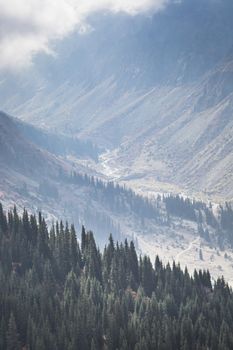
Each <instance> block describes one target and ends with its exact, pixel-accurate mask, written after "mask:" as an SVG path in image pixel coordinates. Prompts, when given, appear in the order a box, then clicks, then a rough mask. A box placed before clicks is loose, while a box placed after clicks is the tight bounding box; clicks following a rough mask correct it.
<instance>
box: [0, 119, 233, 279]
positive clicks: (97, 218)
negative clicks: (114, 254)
mask: <svg viewBox="0 0 233 350" xmlns="http://www.w3.org/2000/svg"><path fill="white" fill-rule="evenodd" d="M0 135H1V137H0V140H1V148H0V164H1V167H0V200H1V202H2V203H3V204H4V206H5V207H6V208H8V209H12V208H13V206H14V205H15V204H17V206H18V208H19V210H20V213H23V210H24V208H25V207H27V208H28V209H29V211H30V213H33V214H38V212H39V211H42V212H43V213H44V216H45V218H46V223H47V225H48V226H49V227H51V225H52V223H54V222H55V221H56V220H58V219H59V218H62V219H63V220H64V221H70V222H72V223H74V224H75V225H76V226H77V227H78V228H79V229H81V225H82V224H85V225H86V226H87V227H94V228H95V232H96V238H97V240H98V244H99V245H100V247H101V248H103V245H104V244H105V240H106V239H107V237H108V235H109V233H110V232H111V233H112V234H113V237H115V239H119V240H120V241H124V240H125V238H127V237H128V238H131V239H132V238H133V239H134V242H135V246H136V249H137V251H138V253H140V254H145V253H146V254H148V255H149V256H150V257H151V258H152V259H155V255H156V254H158V253H159V255H160V256H161V257H162V258H163V259H164V261H170V262H172V261H173V260H175V261H177V262H179V263H180V264H181V266H182V267H183V268H184V267H185V266H188V267H189V268H190V271H191V272H192V271H193V270H194V268H206V266H208V268H209V269H210V271H211V273H212V275H213V277H214V278H215V279H217V278H218V277H219V276H221V275H222V274H224V276H225V278H226V280H227V281H228V282H229V283H230V284H232V283H233V282H232V276H231V265H232V259H233V249H232V247H233V238H232V225H233V211H232V209H231V207H228V206H227V207H226V208H224V207H218V206H213V207H212V206H211V205H210V204H205V203H204V202H198V201H194V200H192V199H189V198H186V199H184V198H182V197H179V196H165V197H161V196H158V197H157V198H154V199H149V198H148V197H147V196H142V195H139V194H136V193H135V192H134V191H132V190H131V189H129V188H127V187H125V186H124V187H123V186H120V185H119V184H118V183H113V182H109V181H107V179H106V178H105V179H103V176H101V173H98V172H94V171H93V170H92V169H91V168H90V167H87V166H85V162H86V163H87V164H88V158H84V159H81V158H80V159H78V158H76V157H77V156H78V154H80V152H79V151H78V150H77V149H76V148H75V149H76V153H75V155H76V156H74V154H73V156H72V152H74V149H73V148H72V147H71V146H74V145H76V146H77V144H80V145H82V147H83V149H84V150H85V145H86V143H84V144H83V142H82V141H80V140H76V139H71V140H72V142H70V143H69V142H68V143H67V148H65V150H64V152H60V148H59V147H58V148H57V147H56V142H54V144H53V143H52V145H53V150H54V153H52V151H51V152H49V151H48V146H49V145H50V146H51V140H53V141H54V140H55V141H56V140H64V137H65V140H67V139H68V140H70V138H69V137H68V136H64V135H59V134H56V135H54V134H50V133H49V132H47V131H43V130H40V129H37V128H35V127H32V126H30V125H27V124H25V123H23V124H22V122H21V121H19V120H17V119H16V118H12V117H10V116H8V115H6V114H4V113H1V123H0ZM32 136H33V137H34V136H36V137H35V141H36V143H35V144H34V143H32V139H33V138H32ZM50 136H51V139H50ZM44 140H46V142H44ZM75 140H76V141H75ZM42 141H43V142H42ZM73 142H74V143H73ZM39 144H40V147H39V146H38V145H39ZM43 144H44V148H43V147H42V145H43ZM58 144H59V142H58ZM68 146H69V147H68ZM49 148H50V150H51V147H49ZM89 150H90V148H89V144H88V147H87V149H86V151H87V153H86V157H89V155H88V154H89V153H88V152H89ZM58 151H59V152H58ZM69 151H70V152H71V154H70V153H69ZM81 154H82V157H84V154H83V152H81ZM19 159H22V161H21V162H19V161H18V160H19ZM101 177H102V179H101Z"/></svg>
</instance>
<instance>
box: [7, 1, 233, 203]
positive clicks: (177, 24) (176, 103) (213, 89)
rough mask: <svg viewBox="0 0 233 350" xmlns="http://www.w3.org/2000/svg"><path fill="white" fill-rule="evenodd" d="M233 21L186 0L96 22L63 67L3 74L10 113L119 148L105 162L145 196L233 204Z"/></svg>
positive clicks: (67, 45) (42, 62)
mask: <svg viewBox="0 0 233 350" xmlns="http://www.w3.org/2000/svg"><path fill="white" fill-rule="evenodd" d="M232 13H233V11H232V2H231V1H230V0H226V1H218V0H214V1H213V0H204V1H203V0H198V1H194V0H184V1H182V2H171V4H170V5H168V6H167V7H166V9H165V10H164V11H162V12H160V13H157V14H156V15H151V16H150V17H146V16H140V15H138V16H134V17H129V16H126V15H122V14H118V15H110V14H99V15H96V16H93V17H92V18H89V24H90V25H91V26H92V28H93V30H91V31H89V32H88V33H86V34H85V35H78V34H74V35H73V36H71V37H70V38H68V39H66V40H65V41H64V42H61V43H58V44H57V47H56V50H57V57H56V58H50V57H47V58H46V57H38V58H37V59H36V60H35V65H34V67H32V68H31V69H30V70H29V71H28V72H23V73H22V74H21V75H19V76H17V78H15V77H14V76H10V75H2V77H1V85H0V91H1V97H0V102H1V105H2V107H3V108H4V109H5V110H7V111H9V112H11V113H13V114H15V115H18V116H20V118H22V119H24V120H27V121H30V122H32V123H34V124H35V125H39V126H40V127H43V128H46V129H53V131H55V132H61V131H62V132H63V133H65V134H68V135H72V136H79V137H80V138H82V139H84V140H91V141H92V142H94V143H96V144H97V145H98V146H99V147H103V148H105V149H109V150H110V151H111V152H108V153H107V155H106V154H105V155H103V157H102V159H103V160H104V161H105V160H106V156H107V161H108V162H109V165H111V167H112V168H114V169H115V170H116V173H117V176H118V179H120V180H121V179H123V180H124V179H126V178H127V179H129V178H130V179H131V180H132V181H131V182H130V185H136V187H137V188H139V189H142V188H144V189H146V190H147V191H149V190H151V189H152V188H151V187H154V189H155V190H156V191H157V190H160V191H162V190H164V191H166V189H168V188H169V190H170V191H176V190H177V189H178V190H179V191H183V192H185V193H190V192H192V193H194V194H195V195H197V194H200V195H203V193H204V194H205V196H207V197H212V198H213V199H214V200H222V199H225V198H227V199H232V196H233V193H232V180H233V179H232V175H231V174H232V171H231V170H232V169H231V165H230V164H232V131H231V130H232V115H233V110H232V106H233V74H232V71H233V70H232V66H233V63H232V62H233V60H232V50H233V40H232V35H231V31H232V22H233V16H232ZM226 140H227V141H226ZM135 150H136V152H135ZM102 165H103V167H101V164H100V166H99V167H98V170H101V169H102V168H104V166H105V165H106V162H105V163H103V164H102ZM103 171H104V169H103ZM105 175H107V174H106V173H105ZM125 175H126V176H125ZM139 177H140V181H138V178H139ZM151 183H153V186H151ZM136 187H135V188H136ZM152 190H153V189H152Z"/></svg>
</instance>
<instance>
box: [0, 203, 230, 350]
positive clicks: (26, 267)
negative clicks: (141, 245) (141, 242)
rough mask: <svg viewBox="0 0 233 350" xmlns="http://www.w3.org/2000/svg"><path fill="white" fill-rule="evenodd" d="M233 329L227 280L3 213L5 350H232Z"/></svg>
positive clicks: (0, 255) (0, 302)
mask: <svg viewBox="0 0 233 350" xmlns="http://www.w3.org/2000/svg"><path fill="white" fill-rule="evenodd" d="M232 324H233V294H232V291H231V290H230V289H229V287H228V285H227V284H226V283H225V282H224V279H223V278H222V279H218V280H217V282H216V283H215V284H214V285H213V286H212V284H211V277H210V274H209V272H208V271H203V272H201V271H199V272H197V271H195V273H194V276H193V277H192V276H191V275H189V273H188V272H187V270H185V271H184V272H183V271H182V270H181V269H180V267H179V265H176V264H175V263H173V265H172V266H170V265H169V264H168V265H166V266H164V265H163V264H162V262H161V261H160V260H159V258H158V257H156V259H155V262H151V260H150V259H149V258H148V257H147V256H144V257H139V258H138V257H137V254H136V251H135V247H134V244H133V242H130V243H129V242H127V241H125V242H124V243H114V241H113V239H112V237H111V236H110V238H109V243H108V245H107V246H106V247H105V249H104V251H103V252H102V253H101V252H100V251H99V249H98V248H97V246H96V243H95V240H94V237H93V234H92V232H86V231H85V229H84V228H83V229H82V233H81V243H80V244H79V242H78V241H77V238H76V233H75V229H74V227H73V226H69V225H68V224H63V223H62V222H60V223H56V224H55V225H54V226H53V227H52V228H51V230H50V231H48V229H47V226H46V223H45V220H44V218H43V217H42V216H41V214H39V217H38V218H36V217H35V216H34V215H29V214H28V213H27V211H24V213H23V215H22V216H19V215H18V213H17V210H16V208H14V210H13V211H12V212H9V213H8V214H7V215H6V214H5V213H4V212H3V209H2V206H1V205H0V349H2V350H13V349H14V350H19V349H22V348H24V349H32V350H34V349H35V350H47V349H50V350H53V349H54V350H64V349H67V350H76V349H82V350H86V349H88V350H89V349H91V350H94V349H110V350H111V349H112V350H116V349H119V350H123V349H124V350H126V349H135V350H139V349H140V350H144V349H145V350H150V349H153V350H154V349H158V350H163V349H164V350H170V349H171V350H172V349H174V350H178V349H182V350H183V349H184V350H192V349H193V350H199V349H200V350H201V349H203V350H204V349H213V350H215V349H216V350H220V349H221V350H222V349H232V348H233V335H232V332H231V327H232Z"/></svg>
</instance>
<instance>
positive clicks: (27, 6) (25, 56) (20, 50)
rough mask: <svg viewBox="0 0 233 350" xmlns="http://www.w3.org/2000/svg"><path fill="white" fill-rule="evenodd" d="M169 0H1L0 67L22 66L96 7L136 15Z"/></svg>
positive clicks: (83, 21)
mask: <svg viewBox="0 0 233 350" xmlns="http://www.w3.org/2000/svg"><path fill="white" fill-rule="evenodd" d="M168 1H169V0H26V1H25V0H8V1H6V0H0V53H1V54H0V69H1V70H4V69H9V70H21V69H22V68H24V67H28V66H29V65H30V64H32V62H33V57H34V56H35V55H36V54H38V53H40V52H42V53H46V54H53V51H52V49H51V43H52V42H53V41H54V40H60V39H63V38H64V37H66V36H68V35H69V34H70V33H71V32H73V31H74V30H81V29H83V28H85V25H86V24H87V18H88V16H89V15H90V14H92V13H94V12H98V11H106V10H108V11H111V12H114V13H117V12H125V13H128V14H129V15H136V14H138V13H141V12H147V11H149V10H153V11H158V10H161V9H162V8H163V7H164V6H165V5H166V4H167V2H168Z"/></svg>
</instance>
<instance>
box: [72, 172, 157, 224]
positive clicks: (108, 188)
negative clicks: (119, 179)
mask: <svg viewBox="0 0 233 350" xmlns="http://www.w3.org/2000/svg"><path fill="white" fill-rule="evenodd" d="M68 180H69V181H70V182H71V183H74V184H76V185H79V186H86V187H88V188H89V190H92V198H93V200H96V201H98V202H99V203H102V204H103V205H104V206H105V207H107V208H108V209H109V210H111V211H113V212H115V213H119V214H122V213H123V214H126V213H131V214H135V215H136V216H138V217H139V218H140V219H142V220H143V219H145V218H148V219H155V220H156V219H159V213H158V210H157V207H156V205H155V204H154V203H152V202H151V201H150V200H149V199H148V198H146V197H142V196H140V195H138V194H136V193H135V192H134V191H132V190H131V189H128V188H126V187H123V186H120V185H119V184H115V183H114V182H104V181H102V180H100V179H98V178H95V177H94V176H88V175H86V174H84V175H83V174H81V173H76V172H73V173H72V174H71V176H70V177H69V179H68Z"/></svg>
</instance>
